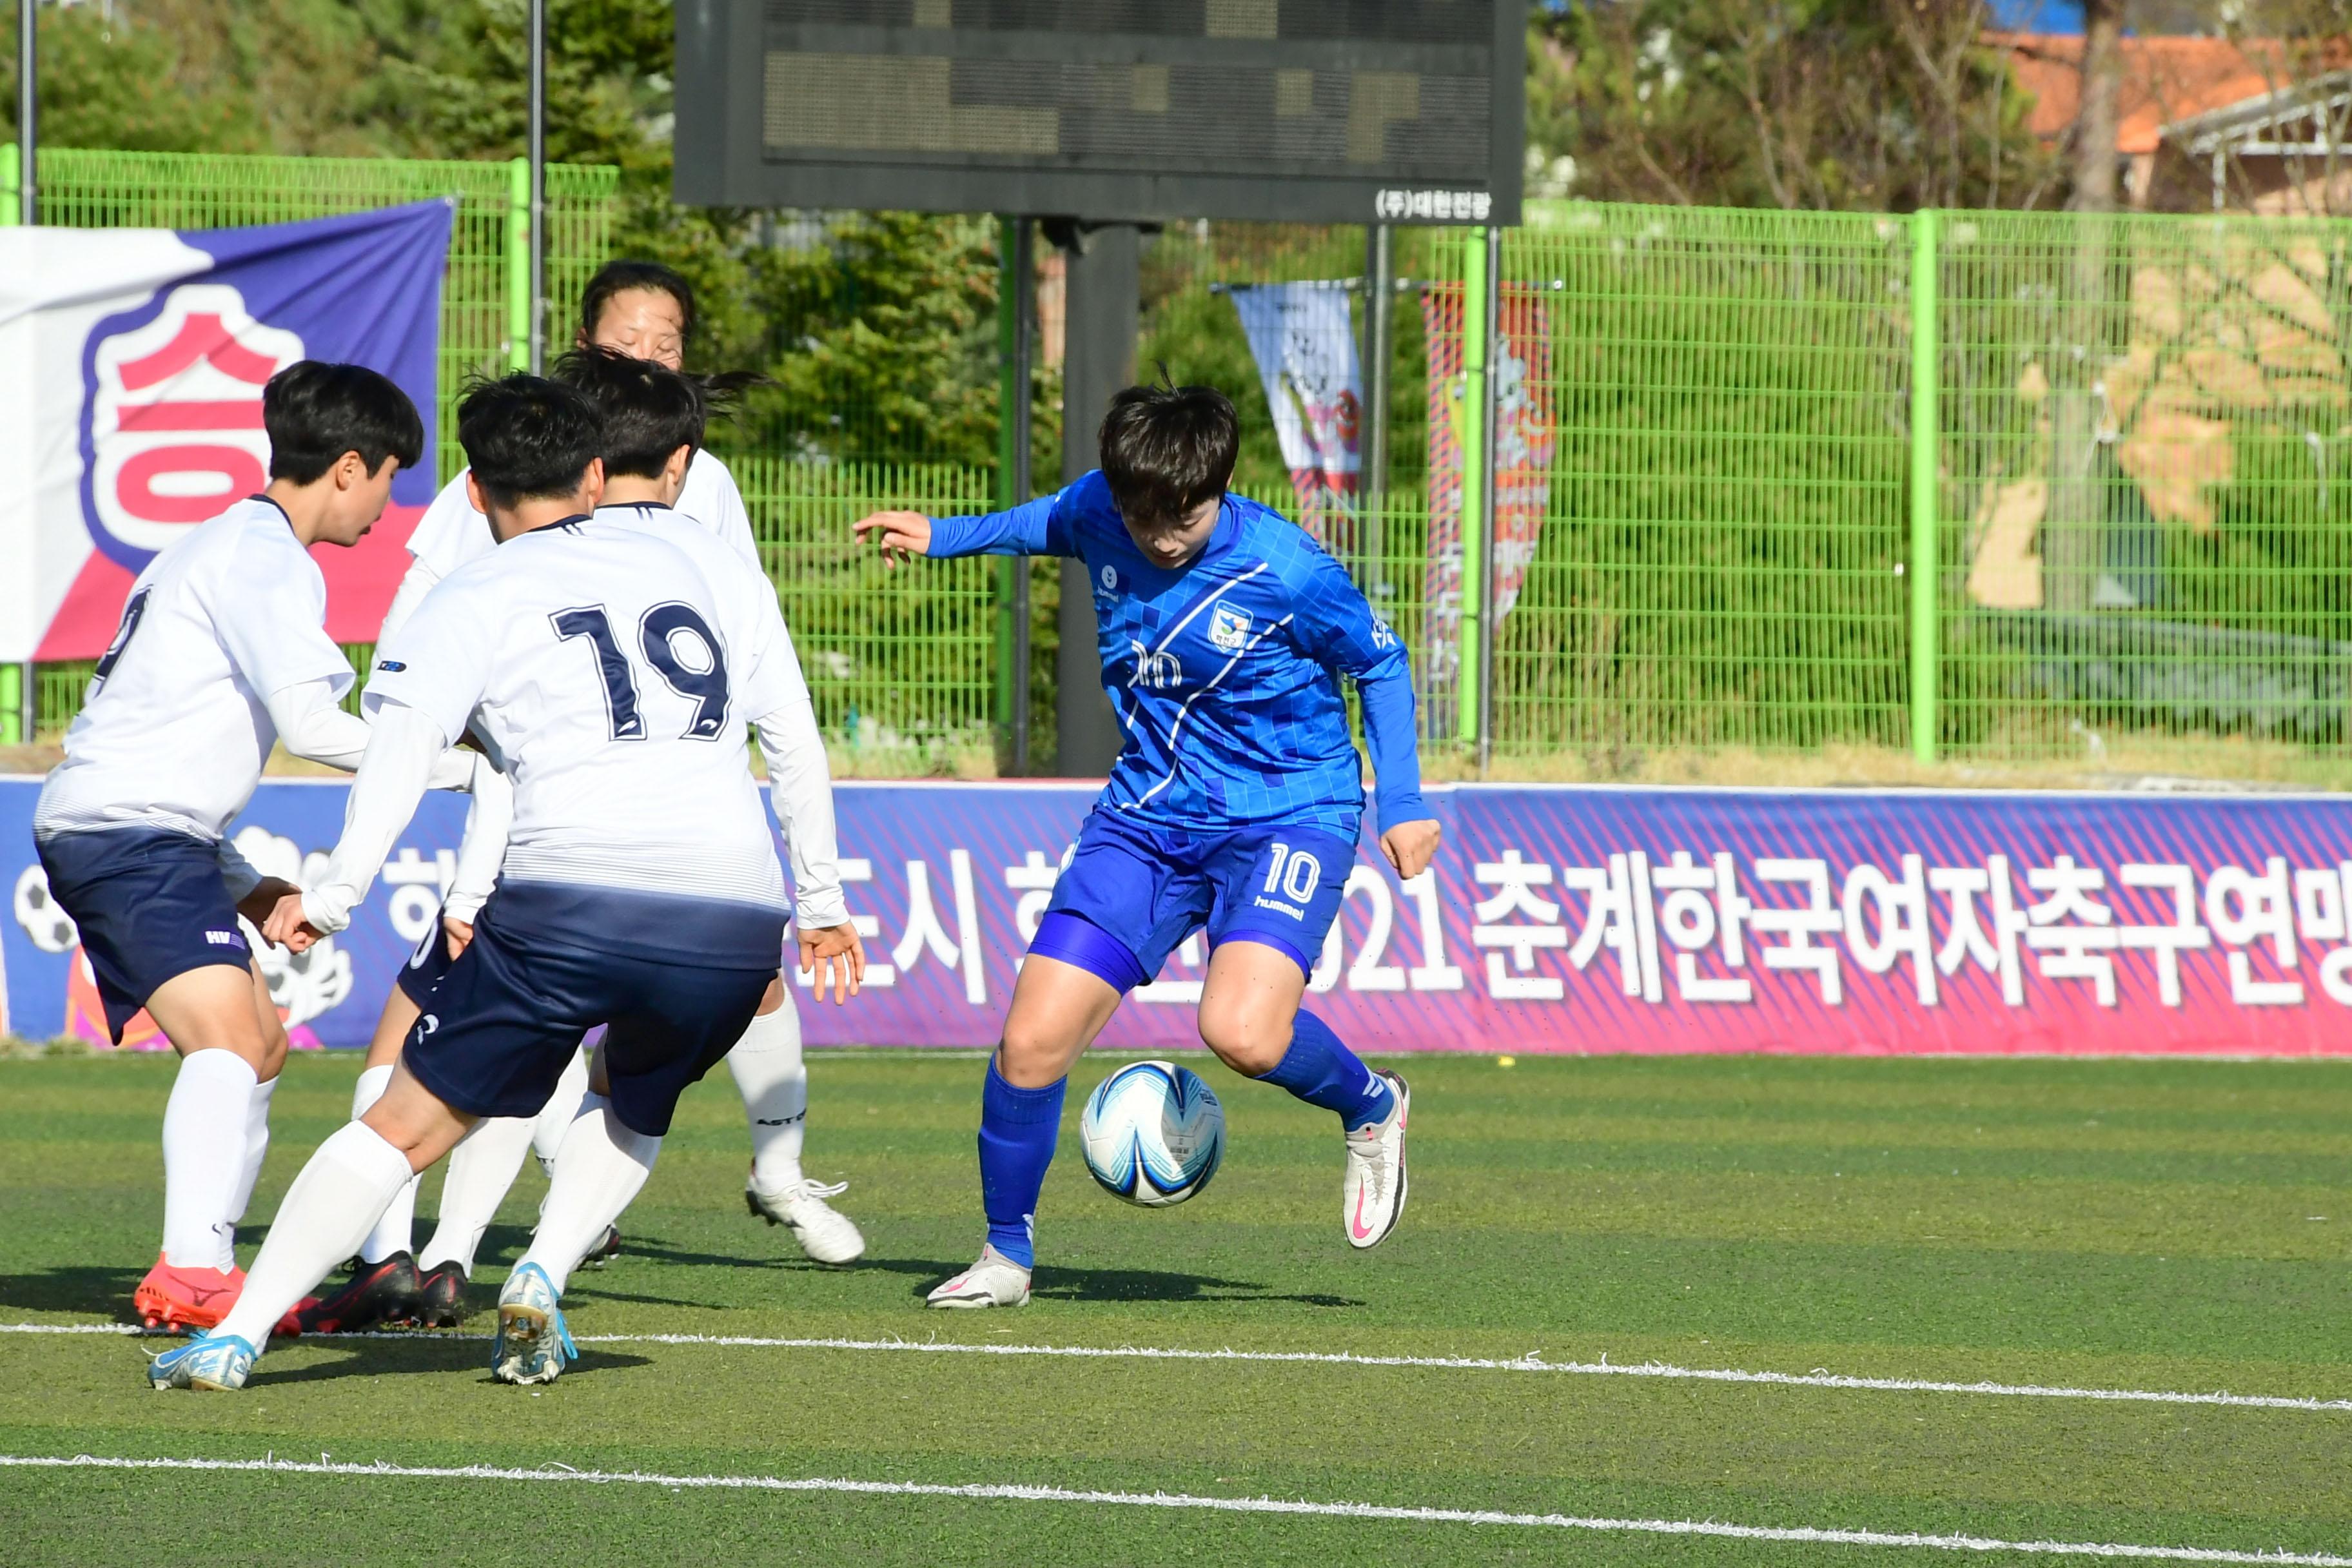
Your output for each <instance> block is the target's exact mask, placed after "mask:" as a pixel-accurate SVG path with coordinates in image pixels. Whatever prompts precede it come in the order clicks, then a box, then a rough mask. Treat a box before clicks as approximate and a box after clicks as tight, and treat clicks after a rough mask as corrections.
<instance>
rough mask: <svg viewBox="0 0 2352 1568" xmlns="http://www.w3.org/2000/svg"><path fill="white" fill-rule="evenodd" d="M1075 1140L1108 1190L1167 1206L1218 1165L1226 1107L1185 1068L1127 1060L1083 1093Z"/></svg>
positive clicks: (1206, 1178)
mask: <svg viewBox="0 0 2352 1568" xmlns="http://www.w3.org/2000/svg"><path fill="white" fill-rule="evenodd" d="M1078 1142H1079V1146H1080V1147H1082V1148H1083V1149H1085V1150H1086V1152H1087V1170H1089V1171H1092V1172H1093V1173H1094V1176H1095V1180H1096V1181H1097V1182H1100V1183H1101V1184H1102V1185H1103V1190H1104V1191H1105V1192H1107V1193H1108V1194H1111V1195H1112V1196H1113V1197H1118V1198H1124V1199H1126V1200H1127V1201H1128V1202H1129V1203H1131V1204H1137V1205H1141V1206H1142V1207H1144V1208H1155V1209H1156V1208H1166V1207H1167V1206H1168V1205H1171V1204H1181V1203H1182V1202H1183V1201H1184V1200H1185V1199H1186V1198H1189V1197H1191V1196H1192V1194H1195V1193H1197V1192H1199V1191H1200V1190H1201V1189H1202V1188H1203V1187H1205V1186H1207V1185H1208V1184H1209V1178H1211V1177H1212V1176H1214V1175H1215V1174H1216V1173H1217V1162H1218V1161H1219V1160H1221V1159H1223V1157H1224V1152H1225V1108H1224V1107H1223V1106H1222V1105H1220V1104H1218V1103H1217V1097H1216V1094H1215V1092H1214V1091H1213V1090H1212V1089H1210V1088H1209V1086H1208V1085H1207V1084H1205V1083H1202V1081H1201V1078H1200V1075H1199V1074H1198V1073H1195V1072H1194V1071H1192V1068H1180V1067H1178V1066H1177V1065H1176V1064H1175V1063H1174V1062H1130V1063H1129V1064H1128V1065H1127V1066H1125V1067H1123V1068H1119V1069H1118V1071H1117V1072H1114V1073H1112V1074H1111V1075H1110V1076H1109V1077H1108V1078H1107V1079H1103V1080H1102V1082H1101V1083H1100V1084H1098V1085H1097V1086H1096V1089H1095V1091H1094V1093H1093V1094H1091V1095H1089V1096H1087V1111H1086V1114H1085V1115H1084V1116H1083V1117H1081V1118H1079V1120H1078Z"/></svg>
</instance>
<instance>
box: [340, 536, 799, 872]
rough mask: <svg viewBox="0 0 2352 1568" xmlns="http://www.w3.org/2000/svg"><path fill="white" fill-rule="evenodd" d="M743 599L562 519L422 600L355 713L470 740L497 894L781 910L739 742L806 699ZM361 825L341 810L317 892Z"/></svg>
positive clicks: (382, 653)
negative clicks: (498, 840) (501, 783)
mask: <svg viewBox="0 0 2352 1568" xmlns="http://www.w3.org/2000/svg"><path fill="white" fill-rule="evenodd" d="M730 575H732V576H735V577H738V578H742V577H745V576H747V575H748V574H742V573H741V572H740V570H739V571H737V572H735V573H732V574H730ZM770 599H771V603H772V591H771V592H770ZM743 602H744V595H742V594H741V593H740V591H722V590H721V589H719V587H718V586H716V585H714V584H713V583H712V582H711V581H710V578H709V575H708V574H706V572H705V570H704V569H703V567H701V566H699V565H698V563H697V562H696V560H695V558H694V556H693V555H692V554H690V553H688V550H686V549H681V548H680V546H679V544H678V542H675V541H672V540H668V539H665V538H663V537H661V536H660V535H659V534H658V533H656V532H654V531H648V530H646V529H645V528H644V527H642V526H621V525H619V524H617V523H615V522H614V521H609V520H606V519H601V518H599V519H592V518H578V519H573V520H571V521H565V522H562V523H558V524H555V525H553V526H551V527H548V528H542V529H538V530H534V531H531V532H529V533H525V534H522V535H520V536H519V537H517V538H515V539H511V540H509V541H508V542H506V543H505V544H504V545H503V546H501V547H499V548H498V549H497V550H494V551H491V552H488V553H487V554H485V555H483V556H482V557H480V558H479V559H478V560H476V561H474V562H472V563H468V564H467V565H465V566H462V567H460V568H459V569H458V570H457V572H456V573H454V574H451V575H450V576H449V577H448V578H447V579H446V580H445V581H444V582H442V583H441V584H439V585H438V586H437V587H436V588H435V589H434V590H433V592H432V593H431V594H429V595H426V597H425V602H424V603H423V604H422V605H419V606H418V607H417V609H416V612H415V615H414V616H411V617H410V619H409V621H408V624H407V625H406V626H403V627H401V628H400V630H399V631H398V632H397V633H396V634H395V635H394V637H392V638H391V639H390V640H388V641H386V642H384V643H383V644H380V645H379V646H378V649H377V654H378V658H377V662H376V668H375V673H374V675H373V677H372V678H371V679H370V681H369V684H368V689H367V693H366V697H365V702H366V705H367V707H368V710H369V711H370V713H371V714H372V715H379V716H380V715H382V714H383V712H384V711H385V708H386V705H388V704H398V705H400V706H402V707H404V708H406V709H408V710H412V711H414V712H415V713H419V714H422V715H423V716H425V718H427V719H429V720H430V721H431V722H432V724H433V727H434V728H435V729H436V731H438V736H439V739H440V740H441V741H442V742H445V743H446V742H449V741H454V740H455V739H456V738H457V737H458V736H460V735H463V734H464V733H466V732H467V731H468V730H469V729H470V730H471V731H473V732H474V733H475V735H477V736H478V738H479V739H480V740H481V742H483V743H484V744H485V746H486V747H488V750H489V752H490V753H491V756H492V759H493V760H494V761H495V762H496V763H498V764H499V768H500V770H501V771H502V772H504V773H506V775H507V776H508V778H509V780H511V781H512V783H513V785H514V816H513V822H512V826H511V827H510V829H509V833H508V836H507V850H506V855H505V858H504V861H503V863H502V865H501V868H500V872H499V875H500V877H501V879H504V880H509V881H529V882H540V883H563V884H575V885H576V884H586V885H591V886H600V887H613V888H622V889H633V890H639V891H646V892H657V893H676V894H682V895H688V896H695V897H701V898H708V899H716V900H727V901H731V902H739V903H746V904H755V905H761V906H765V907H770V908H781V907H782V905H783V903H784V889H783V879H782V875H781V874H780V872H779V869H778V868H777V864H776V855H775V849H774V847H773V844H772V840H771V839H770V837H769V834H768V826H767V818H766V816H765V815H764V814H763V813H762V812H761V809H760V803H759V798H758V795H757V791H756V786H755V784H754V783H753V780H752V778H751V769H750V767H749V766H748V764H747V762H746V758H745V756H744V752H743V750H742V744H741V741H742V732H743V726H744V724H745V722H746V721H755V722H757V721H768V720H770V719H771V718H772V717H773V716H775V715H778V714H781V713H784V712H787V711H789V710H792V709H793V707H794V706H795V705H796V704H797V705H801V706H805V704H806V702H807V696H806V689H805V687H804V686H803V684H802V682H801V680H800V675H799V669H798V667H797V665H796V664H795V663H794V662H793V658H792V655H791V647H790V644H789V642H788V641H781V642H780V640H779V639H778V638H776V637H774V636H773V635H772V632H773V631H780V630H781V627H782V620H781V617H777V618H776V619H775V621H774V623H773V626H772V627H771V626H767V625H764V624H762V623H761V622H760V621H759V620H757V619H755V618H753V617H751V616H747V615H746V614H745V613H744V611H743V610H741V609H740V608H736V607H734V606H736V605H741V604H742V603H743ZM371 756H373V752H371ZM361 780H362V785H364V784H366V783H367V782H368V774H367V770H365V769H363V770H362V774H361ZM361 815H362V808H361V806H360V804H359V802H358V800H357V798H356V796H355V799H354V805H353V810H352V823H351V824H350V825H349V826H347V828H346V831H345V845H344V846H341V847H338V850H337V864H336V868H331V870H330V874H329V879H330V880H331V881H332V880H334V879H337V878H339V877H343V876H344V868H343V866H342V862H343V857H344V848H345V847H356V846H355V845H354V842H353V841H354V838H355V837H358V836H360V835H359V830H360V828H361V823H360V820H359V819H360V817H361ZM394 826H396V825H394ZM387 843H388V840H387ZM374 869H375V868H374V866H373V865H367V866H364V867H362V866H360V865H357V864H354V865H352V867H350V868H348V870H349V872H350V873H351V875H350V877H348V878H347V879H348V880H355V881H356V882H357V886H358V888H360V889H363V888H364V887H365V886H366V883H367V881H368V880H372V879H373V873H374ZM838 896H839V895H838V892H837V890H835V893H834V897H835V900H838Z"/></svg>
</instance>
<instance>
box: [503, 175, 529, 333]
mask: <svg viewBox="0 0 2352 1568" xmlns="http://www.w3.org/2000/svg"><path fill="white" fill-rule="evenodd" d="M530 257H531V233H530V159H528V158H517V159H516V160H514V162H512V163H509V164H508V165H507V368H508V369H509V370H529V369H530V340H531V332H530V316H531V299H530Z"/></svg>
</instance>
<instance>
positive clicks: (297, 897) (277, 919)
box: [240, 882, 325, 952]
mask: <svg viewBox="0 0 2352 1568" xmlns="http://www.w3.org/2000/svg"><path fill="white" fill-rule="evenodd" d="M278 886H279V887H280V888H283V889H285V891H284V892H283V893H281V894H280V895H279V896H278V900H277V902H276V903H275V904H273V905H272V906H271V907H270V910H269V913H268V918H267V919H265V920H262V921H257V922H256V923H257V924H258V925H259V926H260V927H261V934H262V935H263V936H264V937H266V938H267V939H268V940H269V941H271V942H276V943H277V944H278V946H280V947H282V948H284V949H285V950H286V951H287V952H306V951H307V950H308V949H309V948H310V944H311V943H312V942H317V941H319V940H320V938H321V937H322V936H324V935H325V933H324V932H323V931H320V930H319V928H318V927H316V926H314V925H312V924H311V923H310V917H309V916H308V915H305V914H304V913H303V912H302V892H301V889H299V888H296V887H295V886H293V885H292V884H291V883H289V882H279V883H278ZM240 912H242V910H240ZM246 918H247V919H248V920H250V919H252V917H251V916H249V915H248V916H247V917H246Z"/></svg>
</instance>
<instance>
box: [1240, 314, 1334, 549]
mask: <svg viewBox="0 0 2352 1568" xmlns="http://www.w3.org/2000/svg"><path fill="white" fill-rule="evenodd" d="M1226 292H1227V293H1229V294H1230V295H1231V296H1232V297H1233V301H1234V310H1235V311H1236V312H1238V313H1239V314H1240V316H1241V319H1242V332H1243V334H1244V336H1245V337H1247V338H1248V339H1249V346H1250V357H1251V358H1253V359H1255V361H1256V362H1257V374H1258V380H1259V382H1260V383H1261V384H1263V385H1264V386H1265V402H1266V406H1267V408H1268V409H1269V410H1271V411H1272V413H1273V416H1274V433H1275V436H1276V438H1277V439H1278V440H1279V441H1280V443H1281V445H1282V462H1283V466H1284V467H1285V468H1288V469H1289V470H1290V486H1291V489H1294V490H1296V491H1297V492H1298V508H1299V515H1298V521H1299V522H1300V523H1301V524H1302V525H1304V526H1305V527H1306V529H1307V531H1308V532H1310V533H1312V534H1314V535H1315V537H1316V538H1317V539H1318V540H1320V541H1322V542H1323V543H1324V544H1325V545H1326V546H1327V547H1328V548H1330V549H1334V550H1338V551H1340V552H1348V551H1350V550H1352V549H1353V548H1354V541H1353V540H1352V539H1350V538H1349V537H1348V536H1347V522H1348V520H1349V519H1350V518H1351V517H1352V516H1353V515H1354V511H1355V498H1356V492H1357V489H1358V485H1359V482H1360V479H1361V477H1362V474H1363V468H1364V463H1363V450H1362V445H1361V443H1362V423H1363V407H1364V381H1363V374H1362V372H1361V371H1360V369H1359V367H1358V363H1357V356H1356V334H1355V329H1354V328H1353V326H1351V325H1350V323H1349V316H1348V290H1347V288H1346V286H1345V285H1343V284H1339V283H1334V282H1304V283H1255V284H1235V285H1234V287H1232V288H1231V289H1227V290H1226Z"/></svg>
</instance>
